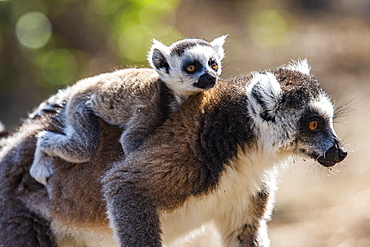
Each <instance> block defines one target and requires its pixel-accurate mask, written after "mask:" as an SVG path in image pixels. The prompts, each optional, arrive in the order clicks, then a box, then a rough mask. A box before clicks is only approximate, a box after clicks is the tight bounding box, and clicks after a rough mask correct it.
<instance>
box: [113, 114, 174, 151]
mask: <svg viewBox="0 0 370 247" xmlns="http://www.w3.org/2000/svg"><path fill="white" fill-rule="evenodd" d="M166 114H168V113H167V112H166V109H163V110H162V111H161V112H159V111H148V110H147V109H146V108H145V107H143V108H138V109H137V112H136V113H135V114H134V115H133V116H132V117H131V118H130V119H129V120H128V121H127V123H126V125H125V127H124V131H123V132H122V135H121V138H120V143H121V145H122V149H123V151H124V152H125V154H126V155H127V154H129V153H131V152H133V151H135V150H136V149H137V148H138V147H139V146H141V144H143V142H144V139H145V138H146V137H147V136H148V135H149V134H150V133H152V132H153V131H154V130H155V129H156V128H157V127H158V126H160V125H161V124H162V123H163V122H164V120H165V118H166V117H167V115H166Z"/></svg>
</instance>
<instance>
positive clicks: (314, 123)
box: [308, 120, 319, 130]
mask: <svg viewBox="0 0 370 247" xmlns="http://www.w3.org/2000/svg"><path fill="white" fill-rule="evenodd" d="M317 127H319V123H318V122H317V121H314V120H313V121H311V122H309V123H308V128H309V129H310V130H316V129H317Z"/></svg>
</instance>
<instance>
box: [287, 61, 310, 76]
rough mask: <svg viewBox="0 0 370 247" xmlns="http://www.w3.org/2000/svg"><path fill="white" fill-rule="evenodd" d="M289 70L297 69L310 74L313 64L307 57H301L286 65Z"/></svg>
mask: <svg viewBox="0 0 370 247" xmlns="http://www.w3.org/2000/svg"><path fill="white" fill-rule="evenodd" d="M285 68H286V69H287V70H291V71H297V72H300V73H302V74H305V75H310V70H311V66H310V65H309V64H308V61H307V59H300V60H298V61H294V60H292V62H291V63H290V64H288V65H287V66H286V67H285Z"/></svg>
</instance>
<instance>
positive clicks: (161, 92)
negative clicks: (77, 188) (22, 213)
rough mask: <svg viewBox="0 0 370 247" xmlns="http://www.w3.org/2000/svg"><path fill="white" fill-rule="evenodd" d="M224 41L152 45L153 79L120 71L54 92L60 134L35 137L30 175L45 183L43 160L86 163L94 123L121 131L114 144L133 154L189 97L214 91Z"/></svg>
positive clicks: (47, 169)
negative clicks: (61, 107)
mask: <svg viewBox="0 0 370 247" xmlns="http://www.w3.org/2000/svg"><path fill="white" fill-rule="evenodd" d="M225 39H226V35H225V36H221V37H219V38H216V39H215V40H213V41H212V42H207V41H205V40H202V39H183V40H180V41H178V42H176V43H174V44H172V45H171V46H169V47H167V46H165V45H164V44H162V43H160V42H159V41H156V40H154V44H153V46H152V47H151V50H150V52H149V55H148V60H149V63H150V64H151V66H152V67H153V69H154V70H155V71H156V72H157V73H158V75H159V77H158V75H157V74H153V73H152V70H151V69H124V70H118V71H115V72H112V73H106V74H101V75H98V76H95V77H90V78H87V79H84V80H81V81H79V82H77V83H76V84H75V85H73V86H71V87H69V88H67V89H65V90H62V91H60V92H59V93H58V94H57V96H58V95H62V96H61V97H60V98H61V99H64V100H65V106H64V108H65V110H64V111H62V113H61V114H64V115H65V122H66V127H65V129H64V133H63V134H59V133H53V132H50V131H41V132H39V134H38V138H37V148H36V151H35V159H34V162H33V164H32V167H31V170H30V173H31V175H32V176H33V177H34V178H35V179H36V180H37V181H39V182H41V183H43V184H45V183H46V178H47V177H49V176H50V175H51V174H52V167H51V166H50V165H49V163H50V159H51V157H47V156H48V155H49V156H59V157H60V158H62V159H65V160H66V161H69V162H73V163H83V162H86V161H89V160H90V159H91V158H92V157H93V156H94V153H95V151H96V149H97V147H98V144H99V122H98V117H99V118H101V119H103V120H104V121H105V122H107V123H108V124H111V125H115V126H118V127H120V128H122V129H123V133H122V135H121V138H120V143H121V144H122V148H123V151H124V153H125V154H126V155H127V154H128V153H130V152H132V151H133V150H135V149H136V148H137V147H139V146H140V145H141V143H142V142H143V139H144V138H145V137H146V136H147V135H148V134H150V133H151V132H152V131H153V130H154V129H155V128H156V127H157V126H159V125H160V124H161V123H163V121H164V120H165V119H166V118H167V117H168V116H169V115H170V114H172V113H174V112H176V111H177V110H178V109H179V106H180V105H181V104H182V103H183V101H184V100H185V99H186V98H187V97H188V96H189V95H193V94H196V93H198V92H201V91H204V90H208V89H210V88H212V87H213V86H214V85H215V83H216V81H217V79H218V77H219V75H220V74H221V60H222V59H223V57H224V49H223V44H224V42H225ZM146 77H149V78H152V77H156V78H154V79H153V80H146ZM157 77H158V78H157ZM145 82H150V83H145Z"/></svg>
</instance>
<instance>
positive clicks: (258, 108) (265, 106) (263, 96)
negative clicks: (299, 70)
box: [246, 72, 282, 122]
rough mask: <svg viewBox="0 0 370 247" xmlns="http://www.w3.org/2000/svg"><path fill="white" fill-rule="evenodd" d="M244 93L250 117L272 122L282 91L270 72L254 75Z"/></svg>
mask: <svg viewBox="0 0 370 247" xmlns="http://www.w3.org/2000/svg"><path fill="white" fill-rule="evenodd" d="M246 93H247V97H248V100H249V101H248V102H249V105H248V107H249V111H250V114H251V117H253V119H255V120H257V119H260V120H262V121H272V122H274V121H275V115H276V110H277V108H278V106H279V103H280V101H281V98H282V89H281V87H280V84H279V82H278V81H277V80H276V77H275V76H274V75H273V74H272V73H270V72H266V73H264V74H262V73H254V74H253V79H252V81H251V82H250V84H249V85H248V86H247V90H246Z"/></svg>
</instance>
